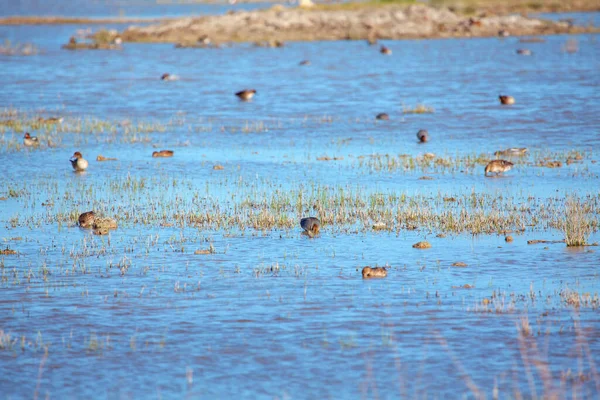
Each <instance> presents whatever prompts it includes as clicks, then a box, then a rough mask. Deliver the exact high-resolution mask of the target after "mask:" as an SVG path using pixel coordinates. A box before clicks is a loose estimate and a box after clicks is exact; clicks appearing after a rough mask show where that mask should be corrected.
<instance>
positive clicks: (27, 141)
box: [23, 132, 40, 147]
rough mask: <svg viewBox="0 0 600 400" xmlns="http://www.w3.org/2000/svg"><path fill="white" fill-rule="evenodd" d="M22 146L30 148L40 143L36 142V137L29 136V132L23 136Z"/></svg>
mask: <svg viewBox="0 0 600 400" xmlns="http://www.w3.org/2000/svg"><path fill="white" fill-rule="evenodd" d="M23 144H24V145H25V146H27V147H31V146H39V145H40V141H39V140H38V138H37V137H35V136H31V135H30V134H29V132H26V133H25V136H23Z"/></svg>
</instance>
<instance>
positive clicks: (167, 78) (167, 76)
mask: <svg viewBox="0 0 600 400" xmlns="http://www.w3.org/2000/svg"><path fill="white" fill-rule="evenodd" d="M160 79H161V80H162V81H176V80H179V77H178V76H177V75H171V74H162V76H161V77H160Z"/></svg>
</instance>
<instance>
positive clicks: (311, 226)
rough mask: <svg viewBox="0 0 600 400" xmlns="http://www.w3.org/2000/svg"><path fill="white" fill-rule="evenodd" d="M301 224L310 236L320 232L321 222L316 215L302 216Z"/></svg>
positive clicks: (305, 232)
mask: <svg viewBox="0 0 600 400" xmlns="http://www.w3.org/2000/svg"><path fill="white" fill-rule="evenodd" d="M300 226H301V227H302V229H304V234H306V235H308V237H311V238H313V237H315V236H316V235H318V234H319V229H320V228H321V222H320V221H319V220H318V219H317V218H315V217H307V218H302V219H301V220H300Z"/></svg>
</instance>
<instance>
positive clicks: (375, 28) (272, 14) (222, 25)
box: [121, 5, 598, 44]
mask: <svg viewBox="0 0 600 400" xmlns="http://www.w3.org/2000/svg"><path fill="white" fill-rule="evenodd" d="M584 32H598V28H596V27H583V26H573V25H572V24H571V23H569V22H566V21H560V22H556V21H545V20H540V19H535V18H528V17H524V16H521V15H495V14H491V13H488V12H481V13H479V14H477V15H474V16H467V15H465V14H462V13H459V12H455V11H451V10H450V9H448V8H433V7H428V6H424V5H410V6H407V7H406V6H380V7H364V8H357V9H346V8H339V9H336V8H333V9H329V8H328V9H323V8H322V7H315V8H286V7H282V6H274V7H272V8H270V9H268V10H260V11H248V12H230V13H228V14H227V15H220V16H203V17H188V18H179V19H177V20H172V21H165V22H162V23H159V24H154V25H150V26H145V27H137V26H131V27H129V28H127V29H126V30H125V31H123V32H122V33H121V37H122V39H123V41H125V42H161V43H178V44H191V43H197V42H198V41H206V39H207V38H210V40H211V41H212V42H216V43H239V42H264V41H266V42H269V41H274V40H278V41H316V40H360V39H367V40H377V39H428V38H452V37H490V36H498V35H499V34H500V35H502V36H508V35H514V36H525V35H548V34H562V33H584Z"/></svg>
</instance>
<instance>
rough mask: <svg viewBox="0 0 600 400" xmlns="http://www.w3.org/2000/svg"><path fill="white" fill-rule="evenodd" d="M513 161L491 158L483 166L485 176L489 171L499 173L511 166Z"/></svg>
mask: <svg viewBox="0 0 600 400" xmlns="http://www.w3.org/2000/svg"><path fill="white" fill-rule="evenodd" d="M513 165H514V164H513V163H511V162H510V161H506V160H492V161H490V162H489V163H488V164H487V165H486V166H485V176H488V174H489V173H495V174H496V175H500V174H502V173H504V172H506V171H508V170H510V169H511V168H512V167H513Z"/></svg>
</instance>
